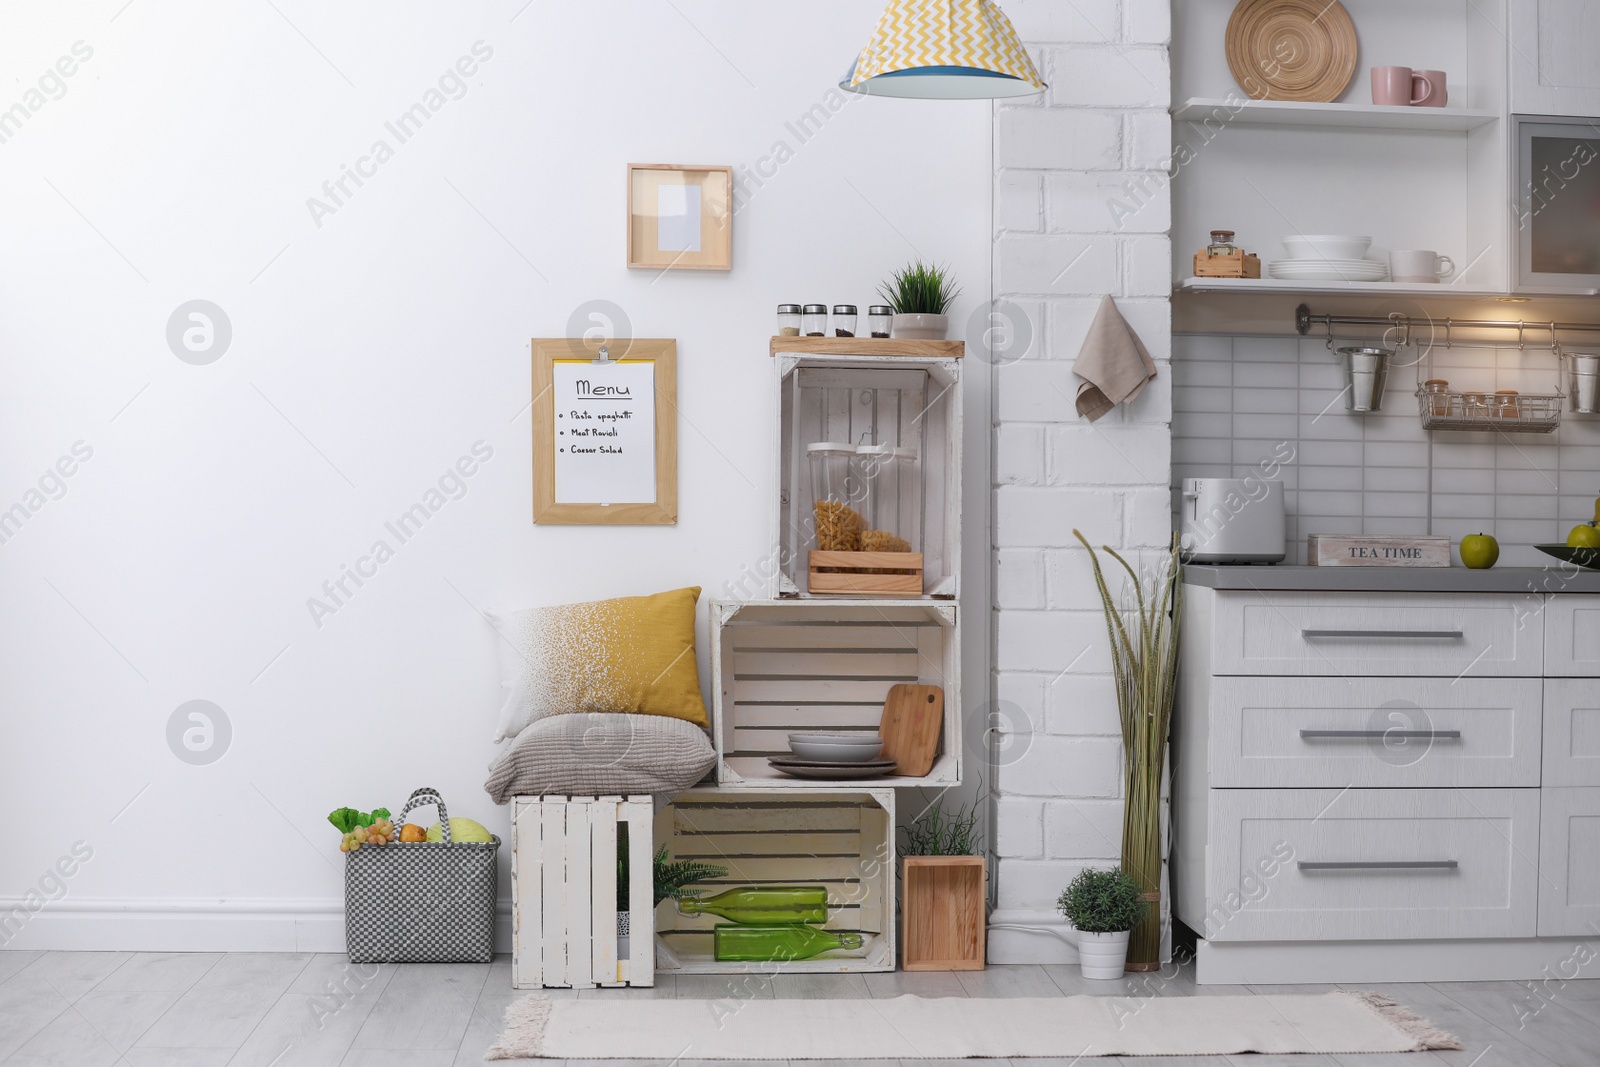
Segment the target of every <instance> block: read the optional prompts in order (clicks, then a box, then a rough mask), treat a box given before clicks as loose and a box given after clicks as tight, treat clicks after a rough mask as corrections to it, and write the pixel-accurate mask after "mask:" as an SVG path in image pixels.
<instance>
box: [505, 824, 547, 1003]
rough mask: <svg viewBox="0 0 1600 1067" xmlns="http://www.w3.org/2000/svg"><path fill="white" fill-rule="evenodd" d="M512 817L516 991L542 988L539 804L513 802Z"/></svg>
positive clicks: (512, 981)
mask: <svg viewBox="0 0 1600 1067" xmlns="http://www.w3.org/2000/svg"><path fill="white" fill-rule="evenodd" d="M512 804H513V807H512V816H511V842H512V845H511V856H512V862H511V926H512V933H511V937H512V953H511V984H512V986H513V987H514V988H516V989H538V988H540V987H541V986H543V985H544V970H543V968H542V966H541V961H542V960H543V957H544V944H543V942H544V923H543V904H542V900H543V895H544V894H543V891H544V870H543V864H542V862H541V856H542V853H541V847H540V834H541V831H542V826H541V821H540V805H539V802H538V801H537V800H526V799H523V798H521V797H517V798H513V800H512Z"/></svg>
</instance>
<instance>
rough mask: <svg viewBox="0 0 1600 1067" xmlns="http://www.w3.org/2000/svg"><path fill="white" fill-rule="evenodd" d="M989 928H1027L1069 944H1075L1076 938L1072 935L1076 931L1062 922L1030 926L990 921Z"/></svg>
mask: <svg viewBox="0 0 1600 1067" xmlns="http://www.w3.org/2000/svg"><path fill="white" fill-rule="evenodd" d="M988 928H989V929H990V930H1028V931H1030V932H1032V933H1035V934H1054V935H1055V936H1057V937H1059V938H1060V939H1061V940H1063V941H1065V942H1066V943H1067V944H1069V945H1074V946H1076V945H1077V943H1078V942H1077V939H1076V938H1074V937H1073V936H1072V935H1073V934H1076V933H1077V932H1078V931H1077V930H1076V929H1074V928H1073V927H1071V926H1069V925H1066V924H1062V925H1061V926H1030V925H1029V924H1027V923H990V924H989V927H988Z"/></svg>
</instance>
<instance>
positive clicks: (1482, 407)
mask: <svg viewBox="0 0 1600 1067" xmlns="http://www.w3.org/2000/svg"><path fill="white" fill-rule="evenodd" d="M1461 413H1462V414H1463V415H1466V416H1468V417H1469V418H1475V419H1481V418H1485V417H1487V416H1488V414H1489V396H1488V394H1487V393H1462V394H1461Z"/></svg>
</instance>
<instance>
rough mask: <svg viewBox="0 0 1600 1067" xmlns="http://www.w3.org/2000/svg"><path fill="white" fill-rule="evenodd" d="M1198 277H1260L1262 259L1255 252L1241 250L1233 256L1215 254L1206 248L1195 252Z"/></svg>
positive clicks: (1195, 268) (1195, 270) (1195, 273)
mask: <svg viewBox="0 0 1600 1067" xmlns="http://www.w3.org/2000/svg"><path fill="white" fill-rule="evenodd" d="M1194 276H1195V277H1196V278H1259V277H1261V260H1260V259H1259V258H1257V256H1256V254H1255V253H1254V252H1244V251H1239V252H1235V253H1233V255H1231V256H1214V255H1212V254H1211V253H1210V252H1207V251H1206V250H1205V249H1203V248H1202V249H1201V250H1200V251H1198V252H1196V253H1195V254H1194Z"/></svg>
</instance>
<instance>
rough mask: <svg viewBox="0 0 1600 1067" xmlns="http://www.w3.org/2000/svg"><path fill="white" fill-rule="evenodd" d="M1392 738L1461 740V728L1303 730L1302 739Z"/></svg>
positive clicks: (1363, 739)
mask: <svg viewBox="0 0 1600 1067" xmlns="http://www.w3.org/2000/svg"><path fill="white" fill-rule="evenodd" d="M1391 738H1398V739H1400V740H1406V741H1409V740H1413V739H1416V740H1422V741H1459V740H1461V731H1460V730H1301V731H1300V739H1301V740H1302V741H1321V740H1339V741H1343V740H1361V741H1369V740H1370V741H1388V740H1390V739H1391Z"/></svg>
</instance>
